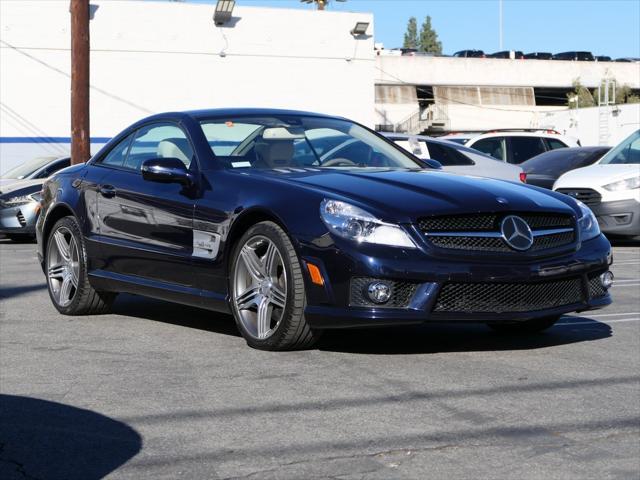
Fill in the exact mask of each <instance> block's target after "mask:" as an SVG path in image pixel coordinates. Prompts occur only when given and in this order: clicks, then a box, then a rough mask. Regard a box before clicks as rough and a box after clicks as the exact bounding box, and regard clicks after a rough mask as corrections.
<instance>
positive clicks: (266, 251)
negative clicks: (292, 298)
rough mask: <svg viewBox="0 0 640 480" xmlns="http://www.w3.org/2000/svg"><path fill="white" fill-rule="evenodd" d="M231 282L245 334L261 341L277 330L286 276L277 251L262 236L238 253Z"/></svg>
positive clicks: (269, 241) (243, 246) (284, 297)
mask: <svg viewBox="0 0 640 480" xmlns="http://www.w3.org/2000/svg"><path fill="white" fill-rule="evenodd" d="M234 271H235V275H234V278H233V292H232V294H233V303H234V306H235V309H236V311H237V313H238V316H239V319H240V321H241V322H242V326H243V327H244V329H245V330H246V332H247V333H248V334H249V335H251V336H252V337H253V338H256V339H258V340H265V339H267V338H269V337H270V336H271V335H273V333H274V332H275V331H276V330H277V328H278V325H279V324H280V322H281V321H282V318H283V316H284V311H285V307H286V304H287V273H286V268H285V265H284V261H283V259H282V255H281V254H280V251H279V250H278V247H277V246H276V245H275V243H273V242H272V241H271V240H270V239H268V238H267V237H264V236H261V235H259V236H255V237H251V238H250V239H248V240H247V241H246V242H245V244H244V245H242V247H241V248H240V250H239V253H238V255H237V258H236V265H235V269H234Z"/></svg>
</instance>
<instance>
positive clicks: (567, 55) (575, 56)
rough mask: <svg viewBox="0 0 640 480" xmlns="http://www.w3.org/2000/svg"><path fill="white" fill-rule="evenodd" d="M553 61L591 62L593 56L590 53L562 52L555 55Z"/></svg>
mask: <svg viewBox="0 0 640 480" xmlns="http://www.w3.org/2000/svg"><path fill="white" fill-rule="evenodd" d="M553 60H573V61H581V62H593V61H594V60H595V59H594V58H593V54H592V53H591V52H562V53H556V54H555V55H554V56H553Z"/></svg>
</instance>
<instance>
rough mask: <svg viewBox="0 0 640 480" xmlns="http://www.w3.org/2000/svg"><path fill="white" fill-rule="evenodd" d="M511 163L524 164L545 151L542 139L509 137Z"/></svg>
mask: <svg viewBox="0 0 640 480" xmlns="http://www.w3.org/2000/svg"><path fill="white" fill-rule="evenodd" d="M509 142H510V145H511V158H510V160H509V161H510V162H511V163H522V162H524V161H525V160H529V159H530V158H532V157H535V156H536V155H539V154H541V153H542V152H544V151H545V148H544V145H543V144H542V138H540V137H509Z"/></svg>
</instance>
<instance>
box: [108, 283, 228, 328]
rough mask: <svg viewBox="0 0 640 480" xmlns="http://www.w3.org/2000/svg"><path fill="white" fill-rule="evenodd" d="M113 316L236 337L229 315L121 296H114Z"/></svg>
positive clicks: (161, 301)
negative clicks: (141, 319)
mask: <svg viewBox="0 0 640 480" xmlns="http://www.w3.org/2000/svg"><path fill="white" fill-rule="evenodd" d="M113 313H115V314H118V315H126V316H129V317H136V318H144V319H147V320H154V321H158V322H163V323H169V324H171V325H180V326H183V327H188V328H195V329H198V330H204V331H207V332H212V333H221V334H224V335H230V336H232V337H239V336H240V332H238V328H237V327H236V324H235V322H234V320H233V317H232V316H231V315H225V314H224V313H218V312H212V311H210V310H204V309H201V308H195V307H189V306H186V305H180V304H178V303H171V302H165V301H163V300H156V299H153V298H146V297H139V296H137V295H129V294H125V293H121V294H120V295H118V297H117V299H116V301H115V303H114V304H113Z"/></svg>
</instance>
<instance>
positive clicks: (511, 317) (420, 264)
mask: <svg viewBox="0 0 640 480" xmlns="http://www.w3.org/2000/svg"><path fill="white" fill-rule="evenodd" d="M302 250H303V260H304V261H306V262H310V263H313V264H314V265H316V266H318V267H319V268H320V270H321V272H322V274H323V276H324V278H325V284H324V285H323V286H319V285H316V284H313V283H312V282H311V280H310V279H309V278H306V279H305V281H306V287H307V307H306V309H305V317H306V319H307V321H308V322H309V324H310V325H311V326H312V327H313V328H319V329H322V328H347V327H372V326H394V325H415V324H422V323H425V322H443V321H444V322H448V321H455V322H461V321H462V322H464V321H466V322H513V321H526V320H532V319H535V318H543V317H549V316H559V315H562V314H565V313H569V312H575V311H584V310H592V309H597V308H602V307H604V306H606V305H609V304H610V303H611V295H610V294H609V293H608V292H606V291H605V292H604V293H601V294H598V295H597V296H595V295H592V294H590V288H589V279H594V278H595V277H597V276H598V275H599V274H600V273H602V272H605V271H607V270H608V268H609V265H610V263H611V259H612V258H611V246H610V244H609V242H608V241H607V239H606V238H605V237H604V236H602V235H600V236H598V237H597V238H595V239H593V240H589V241H587V242H583V243H582V245H581V246H580V248H579V250H577V251H575V252H571V253H567V254H564V255H562V256H555V257H551V258H549V257H547V258H542V259H537V260H528V261H523V262H522V263H518V262H514V261H513V260H510V261H508V262H506V261H500V260H497V259H494V260H485V261H483V259H482V258H478V259H475V260H474V259H455V258H435V257H434V258H431V257H428V256H427V257H425V254H424V253H423V252H418V251H415V250H414V251H407V250H399V249H393V250H394V252H393V257H392V258H388V257H387V258H376V257H375V256H372V255H371V253H373V250H378V251H381V250H380V249H377V248H373V249H367V248H365V249H362V248H359V249H355V248H354V249H352V250H351V251H348V253H347V252H345V248H344V246H341V248H335V249H333V248H323V249H317V248H313V246H310V245H305V246H304V247H303V248H302ZM367 250H371V251H367ZM387 252H388V249H387ZM418 257H419V258H418ZM354 277H370V278H379V279H386V280H390V281H398V282H406V281H410V282H415V284H417V287H416V289H415V293H414V294H413V297H412V299H411V301H410V302H408V304H407V305H406V306H405V307H403V308H384V307H383V308H380V307H362V306H351V300H352V299H351V298H350V289H351V279H353V278H354ZM563 281H575V282H578V284H579V285H580V293H579V295H578V297H577V298H576V299H575V300H576V301H571V302H569V303H566V304H561V305H558V304H557V303H556V304H553V303H549V304H548V305H545V304H544V301H543V302H542V304H541V303H540V302H538V304H537V305H538V306H537V307H536V308H535V309H532V310H527V311H523V310H518V311H504V310H502V311H500V310H497V311H496V312H486V311H477V312H474V311H459V312H450V311H437V308H436V307H437V305H438V298H439V295H440V293H441V291H442V289H443V286H444V285H447V284H449V283H452V282H453V283H456V284H464V283H467V282H468V283H474V284H482V283H485V282H486V283H499V284H505V285H506V284H518V285H523V284H541V283H544V282H563Z"/></svg>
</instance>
